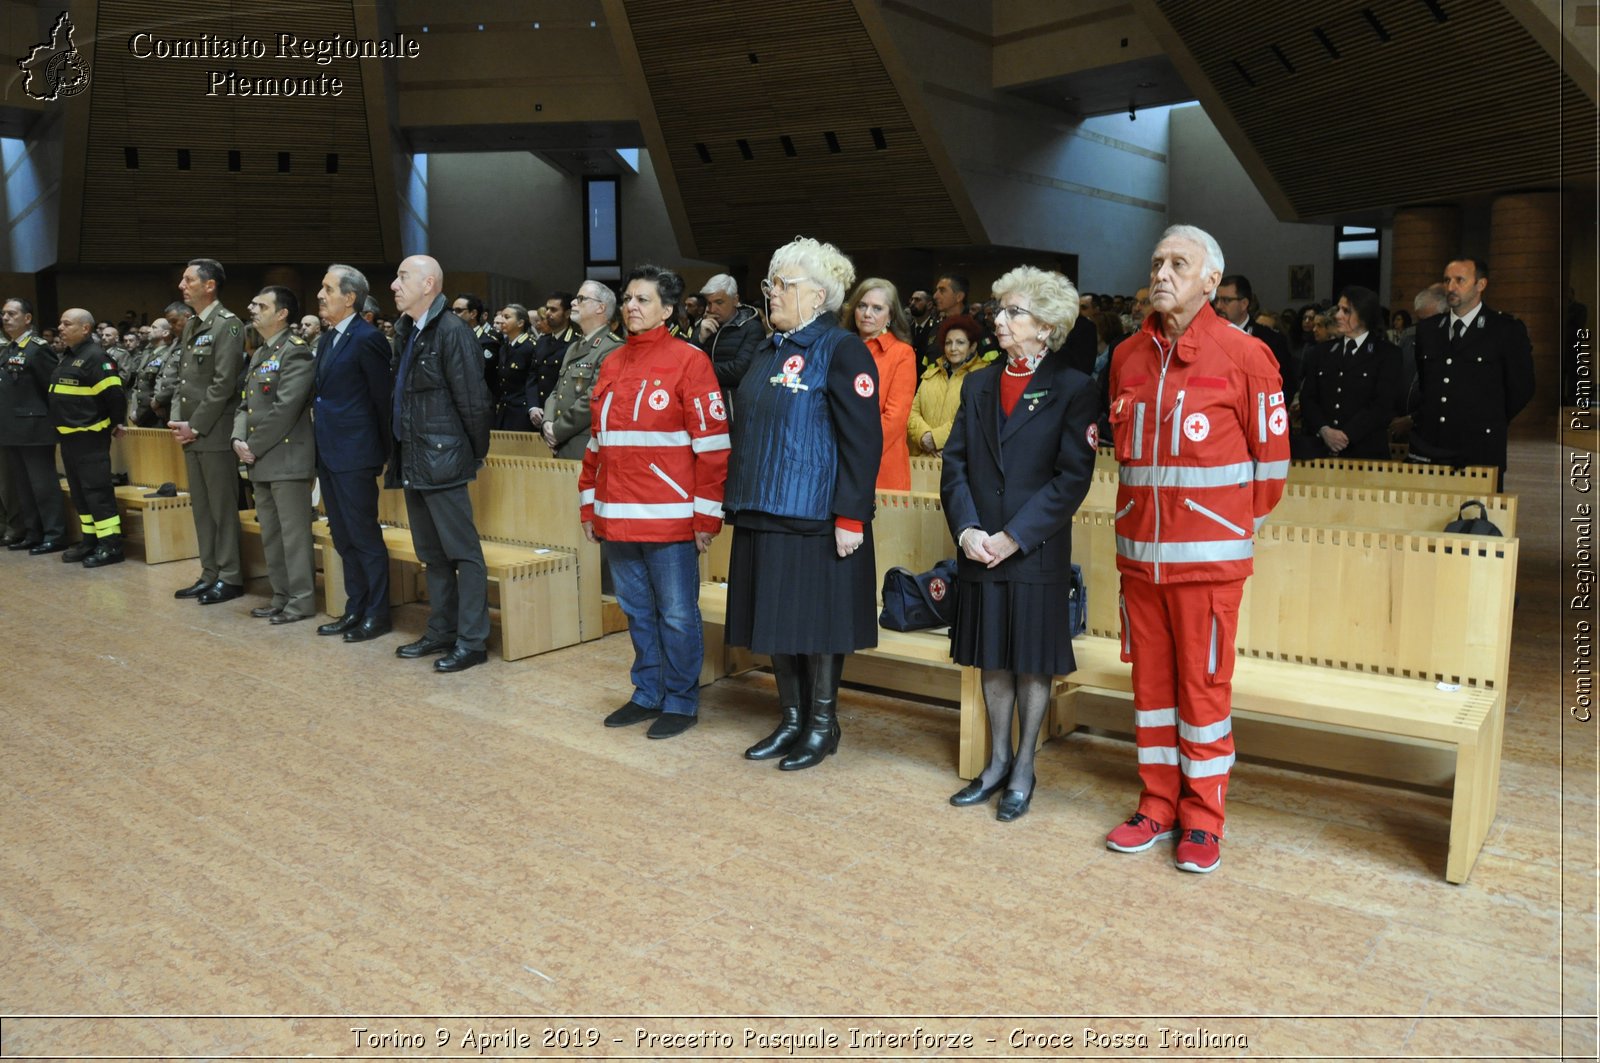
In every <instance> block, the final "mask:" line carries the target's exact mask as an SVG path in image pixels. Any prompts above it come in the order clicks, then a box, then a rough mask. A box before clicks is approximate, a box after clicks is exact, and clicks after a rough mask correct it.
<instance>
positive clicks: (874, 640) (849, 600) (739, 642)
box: [723, 524, 878, 654]
mask: <svg viewBox="0 0 1600 1063" xmlns="http://www.w3.org/2000/svg"><path fill="white" fill-rule="evenodd" d="M876 572H877V568H876V565H875V563H874V561H873V555H872V525H871V524H868V525H867V526H866V539H865V540H864V541H863V542H862V544H861V548H860V549H858V550H857V551H856V552H855V553H853V554H851V555H850V556H849V557H840V556H839V554H838V551H837V550H836V549H835V547H834V540H833V532H832V530H831V529H830V530H829V531H827V532H825V533H822V534H810V535H803V534H797V533H793V532H783V531H769V530H760V529H755V528H746V527H737V526H736V527H735V528H734V529H733V547H732V552H731V554H730V556H729V559H728V618H727V625H726V628H725V629H724V632H723V639H724V641H726V642H727V644H728V645H730V646H743V647H746V648H747V649H749V650H751V651H752V652H754V653H767V654H772V653H795V654H805V653H854V652H855V651H856V650H859V649H865V648H867V647H871V646H876V645H877V644H878V588H877V587H876V586H875V585H874V584H875V581H876V578H877V576H876Z"/></svg>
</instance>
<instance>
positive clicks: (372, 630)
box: [344, 616, 390, 642]
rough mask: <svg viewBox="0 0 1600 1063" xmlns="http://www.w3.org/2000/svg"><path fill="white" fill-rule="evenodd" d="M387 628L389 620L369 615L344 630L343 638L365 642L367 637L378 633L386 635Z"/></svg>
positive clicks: (349, 640)
mask: <svg viewBox="0 0 1600 1063" xmlns="http://www.w3.org/2000/svg"><path fill="white" fill-rule="evenodd" d="M389 629H390V624H389V621H387V620H378V619H376V618H375V617H370V616H369V617H367V618H366V619H365V620H363V621H361V623H359V624H357V625H356V626H355V627H353V628H351V629H350V630H349V631H346V632H345V633H344V640H345V641H346V642H366V641H367V640H368V639H375V638H377V637H378V636H379V635H387V634H388V633H389Z"/></svg>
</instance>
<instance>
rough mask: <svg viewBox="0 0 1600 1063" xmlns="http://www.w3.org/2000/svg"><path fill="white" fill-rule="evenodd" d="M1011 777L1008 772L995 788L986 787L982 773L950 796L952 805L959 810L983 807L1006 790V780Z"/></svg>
mask: <svg viewBox="0 0 1600 1063" xmlns="http://www.w3.org/2000/svg"><path fill="white" fill-rule="evenodd" d="M1010 776H1011V773H1010V772H1006V773H1004V774H1002V775H1001V776H1000V778H999V780H998V781H997V782H995V784H994V785H993V786H985V785H983V774H982V773H981V772H980V773H979V775H978V777H977V778H976V779H973V780H972V781H971V782H969V783H967V785H966V786H964V787H962V788H961V789H960V790H957V791H956V792H955V793H953V794H951V795H950V803H951V804H952V805H955V806H956V807H957V808H966V807H967V806H968V805H981V804H983V803H984V802H985V801H987V800H989V798H991V797H993V796H994V795H995V794H997V793H999V792H1000V791H1001V790H1002V789H1004V787H1005V785H1006V779H1008V778H1010Z"/></svg>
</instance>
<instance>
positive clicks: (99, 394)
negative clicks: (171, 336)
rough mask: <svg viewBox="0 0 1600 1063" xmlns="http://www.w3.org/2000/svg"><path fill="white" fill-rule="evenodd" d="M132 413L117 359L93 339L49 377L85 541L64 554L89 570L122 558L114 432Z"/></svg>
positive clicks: (54, 416)
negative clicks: (113, 471) (113, 469)
mask: <svg viewBox="0 0 1600 1063" xmlns="http://www.w3.org/2000/svg"><path fill="white" fill-rule="evenodd" d="M127 412H128V400H127V399H126V398H124V396H123V391H122V377H121V376H120V375H119V372H118V369H117V363H116V362H114V361H113V360H112V359H111V358H110V356H108V355H107V354H106V352H105V351H104V350H102V349H101V347H100V345H99V344H98V343H96V342H94V341H93V340H84V341H83V342H82V343H80V344H78V345H77V346H76V347H74V348H72V350H70V351H68V352H67V353H66V354H65V355H64V356H63V357H62V359H61V362H60V363H59V364H58V365H57V366H56V369H55V372H54V373H52V374H51V376H50V418H51V420H52V421H54V422H55V426H56V433H57V434H58V435H59V436H60V437H61V464H62V466H64V467H65V469H66V471H67V487H68V488H69V489H70V491H71V492H72V504H73V505H74V506H75V507H77V510H78V522H79V524H80V526H81V527H82V529H83V541H82V542H80V543H78V544H77V545H75V546H73V547H71V548H69V549H68V550H67V551H66V553H64V554H62V555H61V560H63V561H82V562H83V563H84V564H85V565H86V566H88V567H90V568H97V567H99V566H100V565H112V564H116V563H117V562H118V561H121V560H122V518H121V517H119V516H118V515H117V496H116V492H115V490H114V489H113V488H112V486H111V433H112V430H113V428H115V427H116V426H117V425H120V424H121V423H122V418H123V416H124V415H125V414H126V413H127Z"/></svg>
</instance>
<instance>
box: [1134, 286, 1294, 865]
mask: <svg viewBox="0 0 1600 1063" xmlns="http://www.w3.org/2000/svg"><path fill="white" fill-rule="evenodd" d="M1110 395H1111V427H1112V435H1113V439H1114V441H1115V444H1116V454H1117V461H1118V464H1119V466H1120V472H1119V483H1118V487H1117V514H1116V542H1117V570H1118V572H1119V573H1121V576H1122V659H1123V660H1125V661H1131V662H1132V664H1133V698H1134V710H1135V721H1134V722H1135V737H1136V740H1137V745H1138V759H1139V776H1140V779H1141V781H1142V782H1143V784H1144V788H1143V792H1142V793H1141V794H1140V797H1139V809H1138V811H1139V813H1140V814H1142V815H1144V816H1146V817H1148V818H1149V819H1151V820H1154V821H1156V822H1157V823H1160V824H1164V825H1171V824H1174V823H1177V824H1180V825H1181V827H1182V829H1183V830H1185V831H1193V830H1201V831H1207V832H1210V833H1212V834H1215V835H1218V836H1221V834H1222V832H1223V821H1224V813H1223V804H1224V799H1225V797H1226V795H1227V788H1228V773H1229V770H1230V769H1231V768H1232V766H1233V760H1234V748H1233V729H1232V723H1231V719H1230V715H1231V697H1232V684H1231V680H1232V676H1233V662H1234V634H1235V631H1236V628H1237V624H1238V617H1239V600H1240V597H1241V595H1242V594H1243V591H1244V581H1245V579H1246V578H1247V577H1248V576H1249V575H1250V572H1251V557H1252V552H1253V545H1254V536H1255V532H1256V530H1257V529H1259V528H1260V526H1261V524H1262V522H1263V521H1265V520H1266V518H1267V515H1268V514H1269V513H1271V512H1272V508H1273V506H1275V505H1277V503H1278V499H1279V498H1280V497H1281V496H1282V494H1283V489H1284V483H1285V479H1286V477H1287V476H1288V472H1289V436H1288V432H1289V411H1288V407H1287V406H1286V405H1285V402H1284V395H1283V390H1282V381H1281V378H1280V377H1279V375H1278V365H1277V361H1276V360H1275V359H1274V357H1273V355H1272V352H1271V350H1269V349H1268V347H1267V346H1266V345H1265V344H1264V343H1262V342H1261V341H1260V340H1258V339H1255V338H1253V337H1251V336H1249V335H1247V334H1245V333H1243V332H1241V331H1239V330H1238V329H1236V328H1233V327H1232V326H1231V325H1229V324H1228V323H1227V322H1226V321H1224V320H1223V319H1222V318H1220V317H1218V316H1217V315H1216V314H1214V313H1212V312H1211V311H1210V309H1209V308H1202V309H1201V311H1200V313H1198V314H1196V315H1195V318H1194V320H1193V322H1191V323H1190V325H1189V327H1188V329H1187V330H1186V331H1185V332H1184V334H1183V335H1182V336H1181V337H1179V339H1178V341H1177V342H1176V344H1172V343H1169V342H1168V341H1167V340H1166V338H1165V337H1164V336H1163V335H1162V333H1161V317H1160V315H1159V314H1152V315H1151V316H1150V317H1149V318H1148V319H1147V320H1146V321H1145V323H1144V326H1143V327H1142V328H1141V329H1140V330H1139V331H1138V332H1136V333H1135V334H1134V335H1132V336H1130V337H1129V338H1128V339H1126V340H1124V341H1123V342H1122V343H1121V344H1120V345H1119V346H1118V347H1117V349H1116V352H1115V354H1114V356H1113V358H1112V363H1111V380H1110Z"/></svg>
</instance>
